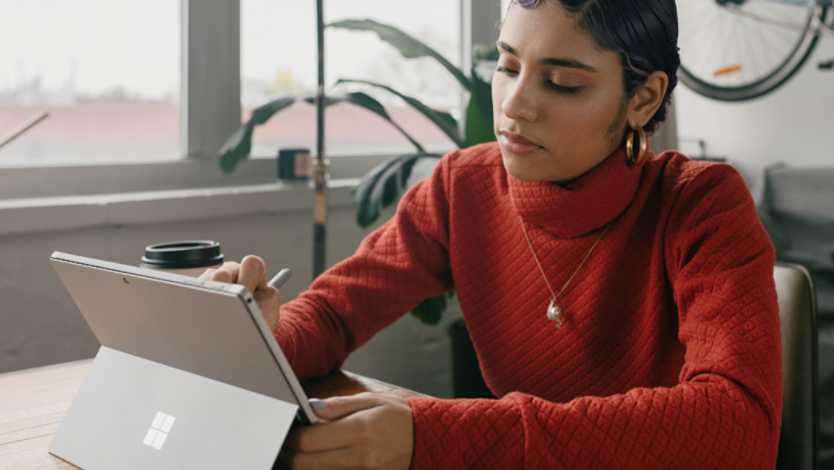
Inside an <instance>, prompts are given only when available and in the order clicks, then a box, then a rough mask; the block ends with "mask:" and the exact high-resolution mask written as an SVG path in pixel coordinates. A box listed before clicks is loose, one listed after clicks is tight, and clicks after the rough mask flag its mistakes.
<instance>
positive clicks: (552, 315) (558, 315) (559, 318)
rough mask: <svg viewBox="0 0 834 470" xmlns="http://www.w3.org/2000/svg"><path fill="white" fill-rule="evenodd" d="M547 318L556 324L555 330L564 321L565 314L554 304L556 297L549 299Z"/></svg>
mask: <svg viewBox="0 0 834 470" xmlns="http://www.w3.org/2000/svg"><path fill="white" fill-rule="evenodd" d="M547 319H548V320H550V321H552V322H553V323H554V324H556V329H557V330H558V329H559V328H561V327H562V325H563V324H564V323H565V314H564V313H563V312H562V309H561V307H559V306H558V305H556V297H554V298H553V300H551V301H550V306H549V307H547Z"/></svg>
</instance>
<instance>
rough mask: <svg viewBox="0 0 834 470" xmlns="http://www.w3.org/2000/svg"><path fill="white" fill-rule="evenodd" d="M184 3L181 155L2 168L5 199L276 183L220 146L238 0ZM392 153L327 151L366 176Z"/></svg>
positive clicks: (230, 108) (268, 165) (236, 82)
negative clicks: (221, 153)
mask: <svg viewBox="0 0 834 470" xmlns="http://www.w3.org/2000/svg"><path fill="white" fill-rule="evenodd" d="M469 2H471V0H461V8H462V12H466V14H467V15H473V12H472V10H471V8H469V7H466V6H464V5H468V4H469ZM180 8H181V18H180V22H181V32H180V38H181V39H180V48H181V67H182V68H181V78H180V82H181V83H180V88H181V95H180V96H181V99H180V123H181V125H180V158H179V159H176V160H161V159H158V158H157V159H153V158H151V159H150V160H144V161H140V160H138V159H134V160H130V161H111V162H106V163H102V162H83V161H77V162H60V163H52V164H38V165H29V164H24V163H21V164H16V165H3V166H0V200H9V199H28V198H40V197H61V196H81V195H95V194H119V193H129V192H145V191H160V190H173V189H194V188H210V187H229V186H246V185H261V184H271V183H274V182H275V180H276V178H277V164H276V159H275V158H262V157H258V156H254V157H253V158H249V159H247V160H245V161H243V162H241V163H240V164H239V165H238V167H237V168H236V169H235V171H234V172H233V173H232V174H230V175H226V174H223V173H222V171H221V170H220V166H219V164H218V161H217V158H218V156H217V151H218V149H220V147H221V146H222V145H223V143H224V142H225V140H226V138H227V137H228V136H230V135H231V134H232V133H234V132H235V131H236V130H237V129H238V128H239V127H240V125H241V104H240V90H241V77H240V55H241V52H240V44H241V34H240V33H241V10H240V0H180ZM473 16H474V15H473ZM465 23H469V22H468V21H467V22H465ZM467 42H468V41H467ZM465 43H466V42H464V44H465ZM467 49H468V48H467ZM207 96H210V97H212V99H211V100H207V99H205V97H207ZM449 150H453V149H452V148H450V149H449ZM392 156H393V155H392V154H391V153H379V152H377V153H374V152H373V151H370V152H368V153H367V154H363V155H356V154H353V155H344V156H338V155H335V156H334V155H328V156H327V157H328V160H329V162H330V167H329V171H330V177H331V179H350V178H358V177H361V176H362V175H364V174H365V173H367V172H368V171H370V170H371V169H372V168H373V167H375V166H376V165H378V164H379V163H382V162H383V161H385V160H386V159H388V158H390V157H392Z"/></svg>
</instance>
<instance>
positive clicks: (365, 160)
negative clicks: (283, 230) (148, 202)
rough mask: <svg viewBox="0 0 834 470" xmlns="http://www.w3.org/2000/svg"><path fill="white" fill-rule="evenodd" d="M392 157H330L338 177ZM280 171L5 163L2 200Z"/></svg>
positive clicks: (196, 183)
mask: <svg viewBox="0 0 834 470" xmlns="http://www.w3.org/2000/svg"><path fill="white" fill-rule="evenodd" d="M392 156H393V155H365V156H352V157H330V175H331V178H333V179H345V178H359V177H361V176H363V175H365V174H366V173H367V172H369V171H370V170H371V169H372V168H373V167H375V166H376V165H378V164H380V163H382V162H383V161H385V160H387V159H389V158H391V157H392ZM277 171H278V170H277V163H276V159H274V158H252V159H248V160H245V161H243V162H241V163H240V165H238V168H237V169H235V171H234V172H233V173H232V174H230V175H226V174H223V173H222V172H221V171H220V165H219V164H218V162H217V160H216V159H214V160H211V161H200V160H195V159H190V160H179V161H171V162H157V163H136V162H123V163H118V164H113V165H84V164H75V165H60V166H57V165H56V166H41V167H17V168H3V169H0V201H2V200H7V199H18V198H45V197H61V196H81V195H92V194H114V193H123V192H124V193H135V192H144V191H167V190H175V189H193V188H210V187H227V186H245V185H253V184H254V185H260V184H273V183H274V182H275V180H276V179H277Z"/></svg>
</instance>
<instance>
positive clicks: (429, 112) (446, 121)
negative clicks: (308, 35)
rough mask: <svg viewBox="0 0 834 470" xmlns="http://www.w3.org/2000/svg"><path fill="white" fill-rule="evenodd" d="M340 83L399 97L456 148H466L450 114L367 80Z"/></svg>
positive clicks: (340, 82) (342, 80) (345, 80)
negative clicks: (358, 85) (354, 84)
mask: <svg viewBox="0 0 834 470" xmlns="http://www.w3.org/2000/svg"><path fill="white" fill-rule="evenodd" d="M342 83H362V84H365V85H371V86H375V87H377V88H382V89H383V90H387V91H388V92H389V93H393V94H395V95H397V96H399V97H400V98H402V99H403V101H405V102H406V103H408V104H409V105H411V106H412V107H413V108H414V109H416V110H417V111H420V113H422V114H423V116H426V117H427V118H429V119H430V120H431V122H433V123H434V124H435V125H436V126H437V127H439V128H440V130H441V131H443V133H444V134H446V135H447V136H449V138H450V139H452V142H454V143H455V145H457V146H458V148H463V147H465V146H466V143H465V142H464V140H463V139H461V137H460V131H458V121H457V120H456V119H455V118H454V117H452V115H451V114H449V113H446V112H443V111H437V110H436V109H431V108H429V107H428V106H426V105H424V104H423V103H421V102H420V101H419V100H417V99H415V98H412V97H410V96H406V95H404V94H402V93H400V92H399V91H397V90H395V89H393V88H391V87H389V86H386V85H381V84H379V83H374V82H369V81H367V80H348V79H339V81H338V82H336V85H339V84H342Z"/></svg>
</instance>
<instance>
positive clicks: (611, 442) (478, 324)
mask: <svg viewBox="0 0 834 470" xmlns="http://www.w3.org/2000/svg"><path fill="white" fill-rule="evenodd" d="M624 162H625V156H624V155H623V153H622V151H619V152H616V153H615V154H613V155H611V156H610V157H609V158H608V159H606V160H605V161H604V162H603V163H601V164H600V165H598V166H597V167H596V168H594V169H593V170H591V171H590V172H588V173H586V174H585V175H583V176H582V177H580V178H578V179H577V180H575V181H573V182H571V183H569V184H568V185H566V186H564V187H562V186H559V185H552V184H549V183H524V182H521V181H518V180H516V179H514V178H512V177H511V176H509V175H507V173H506V171H505V170H504V167H503V164H502V161H501V154H500V150H499V149H498V147H497V145H496V144H486V145H481V146H477V147H473V148H471V149H467V150H462V151H456V152H452V153H451V154H449V155H447V156H446V157H444V158H443V160H442V161H441V163H440V164H439V166H438V167H437V168H436V170H435V172H434V173H433V175H432V176H431V177H430V178H428V179H426V180H424V181H422V182H421V183H419V184H417V185H416V186H415V187H414V188H412V189H411V190H410V191H409V192H408V193H407V194H406V195H405V196H404V197H403V199H402V201H401V202H400V205H399V208H398V211H397V214H396V215H395V217H394V218H393V219H392V220H390V221H389V222H388V223H386V224H385V225H384V226H383V227H381V228H380V229H378V230H376V231H375V232H373V233H372V234H371V235H370V236H368V237H367V238H366V239H365V240H364V242H363V243H362V245H361V246H360V247H359V249H358V251H357V252H356V254H355V255H354V256H353V257H351V258H348V259H347V260H345V261H343V262H341V263H339V264H338V265H336V266H334V267H333V268H332V269H330V270H328V271H327V272H326V273H324V274H323V275H322V276H320V277H319V278H318V279H317V280H316V281H315V282H314V283H313V285H312V286H311V288H310V290H308V291H307V292H304V293H303V294H302V295H300V296H299V298H298V299H296V300H295V301H292V302H289V303H287V304H286V305H284V306H283V307H282V310H281V321H280V323H279V326H278V328H277V329H276V331H275V335H276V338H277V339H278V341H279V343H280V344H281V346H282V348H283V349H284V350H285V352H286V353H287V356H288V359H289V361H290V363H291V364H292V365H293V367H294V369H295V370H296V372H297V373H298V375H299V376H300V377H301V378H302V379H307V378H311V377H314V376H320V375H324V374H326V373H327V372H328V371H330V370H332V369H333V368H334V367H337V366H339V365H341V363H342V362H343V361H344V360H345V358H346V357H347V356H348V354H350V352H351V351H353V350H354V349H356V348H357V347H359V346H361V345H362V344H364V343H365V342H366V341H368V339H370V338H371V337H372V336H373V335H374V334H375V333H376V332H377V331H379V330H380V329H382V328H384V327H385V326H387V325H389V324H390V323H392V322H394V321H395V320H396V319H397V318H399V317H400V316H401V315H403V314H404V313H405V312H408V311H409V310H410V309H411V308H413V307H414V306H415V305H416V304H417V303H418V302H419V301H420V300H422V299H424V298H426V297H429V296H433V295H437V294H440V293H442V292H446V291H448V290H450V289H453V288H454V289H456V290H457V292H458V297H459V299H460V305H461V307H462V309H463V312H464V315H465V318H466V322H467V325H468V326H469V330H470V334H471V336H472V340H473V342H474V344H475V348H476V350H477V353H478V358H479V360H480V363H481V369H482V371H483V373H484V377H485V379H486V381H487V384H488V385H489V387H490V389H491V390H492V391H493V392H494V393H495V395H496V396H497V397H500V399H498V400H440V399H413V400H410V404H411V406H412V408H413V410H414V425H415V442H414V459H413V462H412V468H413V469H464V468H479V469H480V468H482V469H514V468H518V469H541V468H552V469H615V468H626V469H637V468H647V469H662V468H675V469H678V468H685V469H701V468H711V469H714V468H722V469H747V468H750V469H767V468H774V467H775V462H776V452H777V442H778V438H779V426H780V420H781V409H782V362H781V361H782V359H781V358H782V355H781V343H780V332H779V314H778V307H777V303H776V291H775V286H774V281H773V263H774V261H775V254H774V250H773V247H772V245H771V243H770V240H769V238H768V236H767V234H766V233H765V231H764V229H763V227H762V225H761V223H760V222H759V219H758V217H757V215H756V211H755V208H754V205H753V201H752V198H751V197H750V194H749V191H748V190H747V188H746V186H745V184H744V182H743V180H742V179H741V177H740V176H739V174H738V173H737V172H736V171H735V170H734V169H733V168H732V167H730V166H727V165H721V164H709V163H698V162H693V161H690V160H688V159H687V158H685V157H684V156H683V155H680V154H678V153H674V152H666V153H664V154H662V155H660V156H657V157H656V156H654V155H652V154H651V153H650V154H649V156H648V157H647V159H646V161H645V162H644V163H643V164H641V165H639V166H636V167H633V168H629V167H628V166H626V165H625V163H624ZM519 215H522V216H523V217H524V218H525V221H526V222H527V227H528V232H529V234H530V238H531V241H532V244H533V246H534V248H535V250H536V252H537V254H538V256H539V258H540V260H541V262H542V265H543V267H544V269H545V272H546V273H547V277H548V279H549V280H550V282H551V284H553V286H554V288H556V289H558V288H561V286H562V285H563V284H564V283H565V282H566V281H567V278H568V277H570V275H571V274H572V273H573V272H574V271H575V270H576V268H577V267H578V266H579V263H580V262H581V260H582V258H583V257H584V256H585V254H586V253H587V252H588V250H589V248H590V247H591V245H592V244H593V243H594V241H595V240H596V239H597V237H598V236H599V233H600V231H601V230H602V227H604V226H605V225H606V224H607V223H608V222H610V221H612V220H613V221H614V222H613V224H612V225H611V227H610V229H609V231H608V232H607V233H606V235H605V237H604V238H603V239H602V241H601V242H600V244H599V245H598V247H597V248H596V250H595V252H594V253H593V255H592V256H591V257H590V259H589V260H588V262H587V264H585V266H583V267H582V269H581V270H580V271H579V274H578V275H577V276H576V278H575V279H574V280H573V282H572V283H571V285H570V287H569V288H568V289H567V290H566V291H565V294H564V295H563V296H562V298H561V299H560V301H559V303H560V305H561V307H562V308H563V309H564V311H565V315H566V321H565V326H564V327H563V328H562V329H560V330H557V329H556V328H555V327H554V325H553V324H552V323H551V322H550V321H548V320H547V318H546V317H545V311H546V308H547V306H548V304H549V302H550V293H549V292H548V290H547V287H546V285H545V283H544V280H543V279H542V276H541V274H540V272H539V270H538V268H537V267H536V264H535V261H534V259H533V257H532V255H531V253H530V250H529V248H528V246H527V243H526V241H525V239H524V234H523V232H522V229H521V225H520V223H519Z"/></svg>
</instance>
